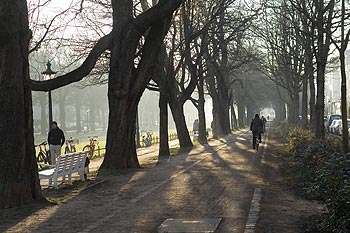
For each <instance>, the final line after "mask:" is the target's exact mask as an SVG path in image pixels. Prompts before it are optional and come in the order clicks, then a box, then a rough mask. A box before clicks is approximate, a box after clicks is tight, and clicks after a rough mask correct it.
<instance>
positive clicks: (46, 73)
mask: <svg viewBox="0 0 350 233" xmlns="http://www.w3.org/2000/svg"><path fill="white" fill-rule="evenodd" d="M56 73H57V72H55V71H52V69H51V63H50V62H49V61H48V62H47V63H46V70H45V71H44V72H42V74H43V76H44V80H50V79H53V78H54V77H55V74H56ZM52 121H53V119H52V98H51V90H50V91H49V129H51V124H52Z"/></svg>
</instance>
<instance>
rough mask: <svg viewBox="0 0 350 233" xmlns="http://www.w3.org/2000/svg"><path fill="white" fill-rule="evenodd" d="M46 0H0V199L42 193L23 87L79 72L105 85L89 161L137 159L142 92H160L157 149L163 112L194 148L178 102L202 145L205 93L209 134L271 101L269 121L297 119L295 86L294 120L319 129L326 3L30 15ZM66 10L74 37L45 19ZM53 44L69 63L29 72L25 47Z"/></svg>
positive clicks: (192, 4)
mask: <svg viewBox="0 0 350 233" xmlns="http://www.w3.org/2000/svg"><path fill="white" fill-rule="evenodd" d="M48 2H49V1H48ZM48 2H45V4H38V5H37V7H35V4H34V5H33V4H29V7H30V8H29V11H28V8H27V2H26V1H25V0H21V1H16V2H15V3H13V2H12V1H10V0H4V1H2V2H1V3H0V9H5V10H4V11H1V12H0V19H1V20H0V23H1V26H2V27H1V28H3V29H1V30H2V31H0V39H1V42H2V43H0V57H1V59H2V62H1V64H0V95H1V98H0V106H1V107H2V108H3V109H6V112H7V113H8V114H1V115H0V130H1V133H2V135H6V137H4V136H3V138H2V140H0V142H1V143H2V145H3V147H4V148H5V149H4V150H3V151H1V152H0V171H1V172H0V184H1V187H0V197H1V198H0V207H6V206H13V205H18V204H21V203H25V202H30V201H33V200H41V199H42V195H41V192H40V186H39V181H38V175H37V165H36V162H35V154H34V149H33V114H32V98H31V92H32V91H49V90H54V89H57V88H60V87H63V86H66V85H69V84H72V83H76V82H79V81H81V80H83V79H84V78H85V79H84V80H85V81H84V82H88V83H89V85H98V84H101V83H102V84H104V83H107V85H108V91H107V92H108V93H107V95H108V109H109V118H108V131H107V145H106V155H105V157H104V161H103V163H102V165H101V168H100V169H125V168H138V167H139V162H138V159H137V154H136V143H135V133H136V121H137V114H136V113H137V112H138V108H139V102H140V99H141V96H142V95H143V93H144V91H145V90H146V89H149V90H152V91H157V92H159V108H160V116H159V119H160V127H159V129H160V140H161V143H160V148H159V155H160V156H168V155H169V145H168V120H169V119H168V115H169V113H168V108H170V111H171V113H172V116H173V119H174V122H175V126H176V130H177V133H178V136H179V142H180V146H181V147H182V148H184V147H192V146H193V144H192V141H191V138H190V135H189V130H188V128H187V125H186V119H185V114H184V104H185V103H186V102H187V101H191V102H192V103H193V105H194V106H195V107H196V108H197V110H198V118H199V140H200V141H201V142H202V143H206V125H207V122H206V119H205V108H204V106H205V100H206V98H207V97H208V96H210V98H211V99H212V104H213V110H212V114H213V122H212V128H213V134H214V137H220V136H223V135H226V134H229V133H230V132H231V130H232V129H234V128H239V127H244V126H245V125H246V124H247V123H248V121H249V119H250V118H251V117H253V115H254V114H255V113H256V112H259V111H260V110H261V109H262V108H264V107H273V108H274V109H275V111H276V116H277V118H278V119H280V120H284V119H285V117H286V115H287V113H286V112H288V116H289V118H288V119H289V121H290V123H292V124H296V123H297V122H298V118H299V92H302V101H301V102H302V109H303V111H302V117H303V124H304V125H305V126H306V125H308V124H311V125H313V127H314V128H315V129H316V135H317V136H320V137H322V136H324V127H323V118H324V93H323V92H324V78H325V68H326V64H327V58H328V53H329V49H330V44H331V43H332V41H333V42H334V43H337V41H338V40H337V39H335V37H333V34H332V32H334V28H335V27H336V26H337V23H338V24H339V22H340V21H337V20H334V17H336V16H339V15H343V17H344V18H343V20H342V21H344V20H345V18H346V16H345V13H344V12H343V11H337V6H338V3H337V2H336V1H335V0H330V1H328V2H327V3H326V2H325V1H322V0H318V1H307V0H276V1H269V3H268V4H266V3H264V4H261V3H259V2H254V1H253V2H250V3H249V4H248V3H246V2H244V1H238V0H237V1H236V0H209V1H196V0H185V1H182V0H159V1H156V0H152V1H147V0H139V1H133V0H85V1H72V4H71V5H70V6H69V7H68V8H67V9H66V10H63V11H62V12H59V13H57V14H56V15H55V16H53V17H52V20H47V22H44V23H38V22H39V21H40V20H38V18H40V14H39V12H40V9H42V7H44V6H45V5H46V4H47V3H48ZM344 4H345V3H344V2H343V6H344ZM39 5H40V6H39ZM28 12H29V13H30V14H29V16H30V17H29V18H30V19H31V22H30V24H29V21H28ZM341 12H342V13H341ZM34 16H36V17H34ZM63 16H64V17H63ZM65 17H67V18H68V19H69V23H70V24H69V25H70V26H69V27H71V28H73V29H74V28H76V31H77V32H78V34H77V36H76V35H69V36H68V37H65V33H62V31H61V30H62V28H67V27H68V26H66V27H64V26H62V25H59V24H57V21H56V19H61V18H62V20H63V19H64V18H65ZM40 22H41V21H40ZM72 22H75V23H79V24H74V23H72ZM9 25H11V27H9ZM29 25H31V27H33V28H34V29H35V30H34V29H33V30H32V31H31V30H29ZM42 25H45V26H44V27H42ZM72 25H81V27H76V26H72ZM340 26H343V28H344V24H342V25H340ZM32 33H34V34H32ZM86 34H89V35H86ZM342 35H343V37H342V39H344V41H347V40H348V39H347V38H348V36H345V35H344V33H343V34H342ZM52 41H54V45H55V46H56V49H58V50H59V49H60V48H62V47H64V49H65V51H66V52H67V53H69V56H68V57H69V58H70V59H71V60H72V65H71V67H70V69H69V70H70V71H69V72H67V73H65V74H61V75H59V76H58V77H56V78H55V79H53V80H34V78H31V79H30V77H29V76H30V75H29V65H30V64H29V63H28V58H29V54H30V53H35V52H36V51H38V50H40V48H45V47H46V48H47V44H48V43H47V42H50V43H52ZM345 44H346V43H343V42H342V44H341V46H339V48H340V51H344V47H346V46H345ZM314 72H316V80H317V83H316V85H317V87H315V86H314ZM6 77H11V78H6ZM308 86H309V88H308ZM308 89H310V92H308ZM316 90H317V92H316ZM308 93H310V96H309V97H308ZM5 97H7V98H5ZM8 97H10V98H8ZM308 99H310V102H309V103H308V102H307V100H308ZM286 103H287V106H288V107H287V108H286ZM236 113H237V114H236ZM308 113H310V115H311V122H308V118H307V115H308ZM13 116H15V117H13ZM14 125H15V126H16V128H15V129H14V128H13V127H11V126H14ZM5 145H6V146H5ZM8 155H12V156H8Z"/></svg>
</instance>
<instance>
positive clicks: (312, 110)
mask: <svg viewBox="0 0 350 233" xmlns="http://www.w3.org/2000/svg"><path fill="white" fill-rule="evenodd" d="M309 85H310V100H309V109H310V112H309V113H310V126H311V127H312V128H315V105H316V101H315V99H316V88H315V78H314V75H313V73H312V75H310V76H309Z"/></svg>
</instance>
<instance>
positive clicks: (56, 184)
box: [53, 178, 58, 189]
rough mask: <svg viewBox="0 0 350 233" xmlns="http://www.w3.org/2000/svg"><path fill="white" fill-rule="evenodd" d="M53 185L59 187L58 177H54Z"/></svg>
mask: <svg viewBox="0 0 350 233" xmlns="http://www.w3.org/2000/svg"><path fill="white" fill-rule="evenodd" d="M53 187H54V188H55V189H58V182H57V178H54V179H53Z"/></svg>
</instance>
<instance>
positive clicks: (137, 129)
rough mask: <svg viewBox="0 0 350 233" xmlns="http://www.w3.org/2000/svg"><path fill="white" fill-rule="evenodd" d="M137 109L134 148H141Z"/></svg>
mask: <svg viewBox="0 0 350 233" xmlns="http://www.w3.org/2000/svg"><path fill="white" fill-rule="evenodd" d="M139 116H140V115H139V109H138V108H137V112H136V147H137V148H140V147H141V133H140V118H139Z"/></svg>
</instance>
